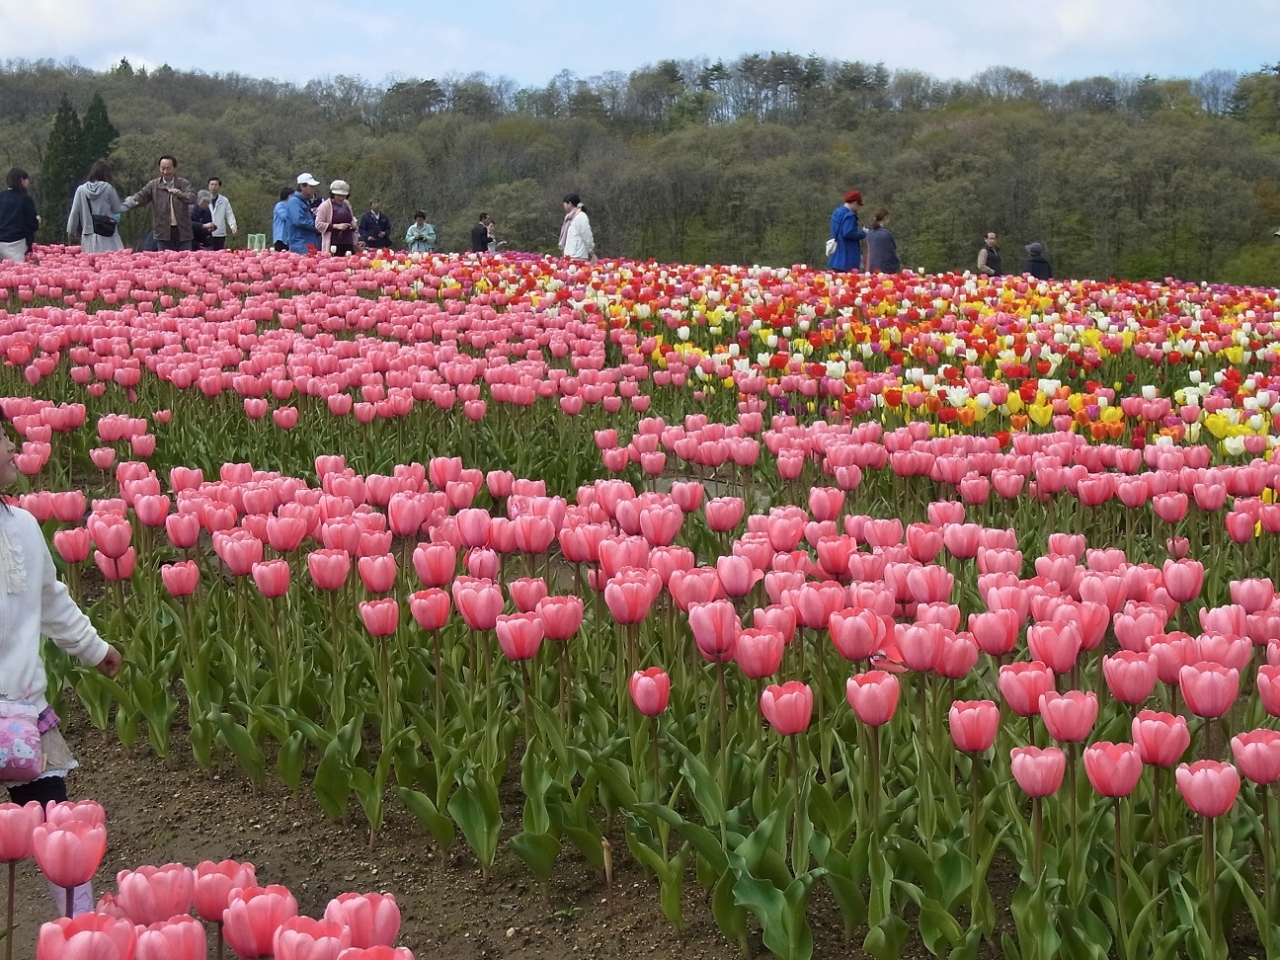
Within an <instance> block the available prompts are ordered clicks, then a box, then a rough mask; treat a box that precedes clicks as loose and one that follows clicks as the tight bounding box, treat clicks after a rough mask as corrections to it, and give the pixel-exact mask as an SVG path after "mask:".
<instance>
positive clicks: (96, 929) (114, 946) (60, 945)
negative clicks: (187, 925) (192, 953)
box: [36, 913, 186, 960]
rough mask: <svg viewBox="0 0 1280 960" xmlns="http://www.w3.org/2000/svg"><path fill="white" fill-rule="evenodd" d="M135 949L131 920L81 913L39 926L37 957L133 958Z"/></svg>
mask: <svg viewBox="0 0 1280 960" xmlns="http://www.w3.org/2000/svg"><path fill="white" fill-rule="evenodd" d="M136 949H137V934H136V932H135V931H134V926H133V924H132V923H131V922H130V921H128V920H117V919H116V918H115V917H109V916H107V915H105V914H101V913H82V914H80V916H78V917H76V918H75V919H73V920H69V919H67V918H66V917H62V918H59V919H58V920H55V921H53V922H52V923H46V924H44V925H43V926H41V927H40V937H39V940H38V941H37V942H36V960H134V956H135V951H136ZM181 960H186V958H181Z"/></svg>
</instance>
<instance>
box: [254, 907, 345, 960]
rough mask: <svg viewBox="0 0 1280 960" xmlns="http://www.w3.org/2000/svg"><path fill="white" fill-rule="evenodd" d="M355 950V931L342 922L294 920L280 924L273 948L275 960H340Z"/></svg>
mask: <svg viewBox="0 0 1280 960" xmlns="http://www.w3.org/2000/svg"><path fill="white" fill-rule="evenodd" d="M350 946H351V930H350V928H349V927H348V926H347V925H346V924H345V923H343V922H342V921H340V920H329V919H325V920H313V919H312V918H311V917H291V918H290V919H288V920H286V921H285V922H284V923H282V924H280V929H278V930H277V931H276V936H275V942H274V944H273V949H274V951H275V952H274V954H273V955H274V958H275V960H337V956H338V954H340V953H342V951H343V950H346V949H347V948H348V947H350Z"/></svg>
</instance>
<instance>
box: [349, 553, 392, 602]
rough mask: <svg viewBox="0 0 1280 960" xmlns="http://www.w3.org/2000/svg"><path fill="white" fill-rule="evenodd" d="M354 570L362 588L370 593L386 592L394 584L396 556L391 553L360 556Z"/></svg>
mask: <svg viewBox="0 0 1280 960" xmlns="http://www.w3.org/2000/svg"><path fill="white" fill-rule="evenodd" d="M356 570H357V572H358V573H359V574H360V580H361V581H362V582H363V583H364V588H365V589H366V590H368V591H369V592H370V593H387V592H389V591H390V590H391V589H392V588H393V587H395V585H396V573H397V570H396V558H395V556H394V555H393V554H390V553H384V554H381V555H379V556H372V557H361V558H360V559H359V560H357V561H356Z"/></svg>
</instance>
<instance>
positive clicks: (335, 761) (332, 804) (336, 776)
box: [314, 736, 352, 820]
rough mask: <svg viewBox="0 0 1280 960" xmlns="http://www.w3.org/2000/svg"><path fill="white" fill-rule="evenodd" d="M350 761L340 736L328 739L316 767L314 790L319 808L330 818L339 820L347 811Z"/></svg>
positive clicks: (350, 770) (349, 793)
mask: <svg viewBox="0 0 1280 960" xmlns="http://www.w3.org/2000/svg"><path fill="white" fill-rule="evenodd" d="M351 776H352V769H351V761H350V760H349V759H348V758H347V749H346V745H345V744H344V743H343V742H342V737H341V736H337V737H334V738H333V739H332V740H330V741H329V745H328V746H327V747H325V749H324V755H323V756H322V757H321V758H320V766H319V767H317V768H316V779H315V784H314V786H315V792H316V801H317V802H318V803H319V804H320V809H321V810H323V811H324V812H325V816H327V817H328V818H329V819H330V820H341V819H342V818H343V817H344V816H346V813H347V800H348V798H350V796H351Z"/></svg>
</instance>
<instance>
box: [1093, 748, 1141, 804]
mask: <svg viewBox="0 0 1280 960" xmlns="http://www.w3.org/2000/svg"><path fill="white" fill-rule="evenodd" d="M1084 772H1085V774H1086V775H1087V776H1088V777H1089V782H1090V783H1091V784H1093V789H1094V790H1096V791H1097V792H1098V794H1099V795H1100V796H1104V797H1127V796H1129V794H1131V793H1133V788H1134V787H1136V786H1137V785H1138V780H1139V779H1141V777H1142V758H1141V756H1140V755H1139V751H1138V748H1137V747H1135V746H1134V745H1133V744H1131V743H1108V742H1106V741H1099V742H1098V743H1094V744H1092V745H1090V746H1088V747H1085V750H1084Z"/></svg>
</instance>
